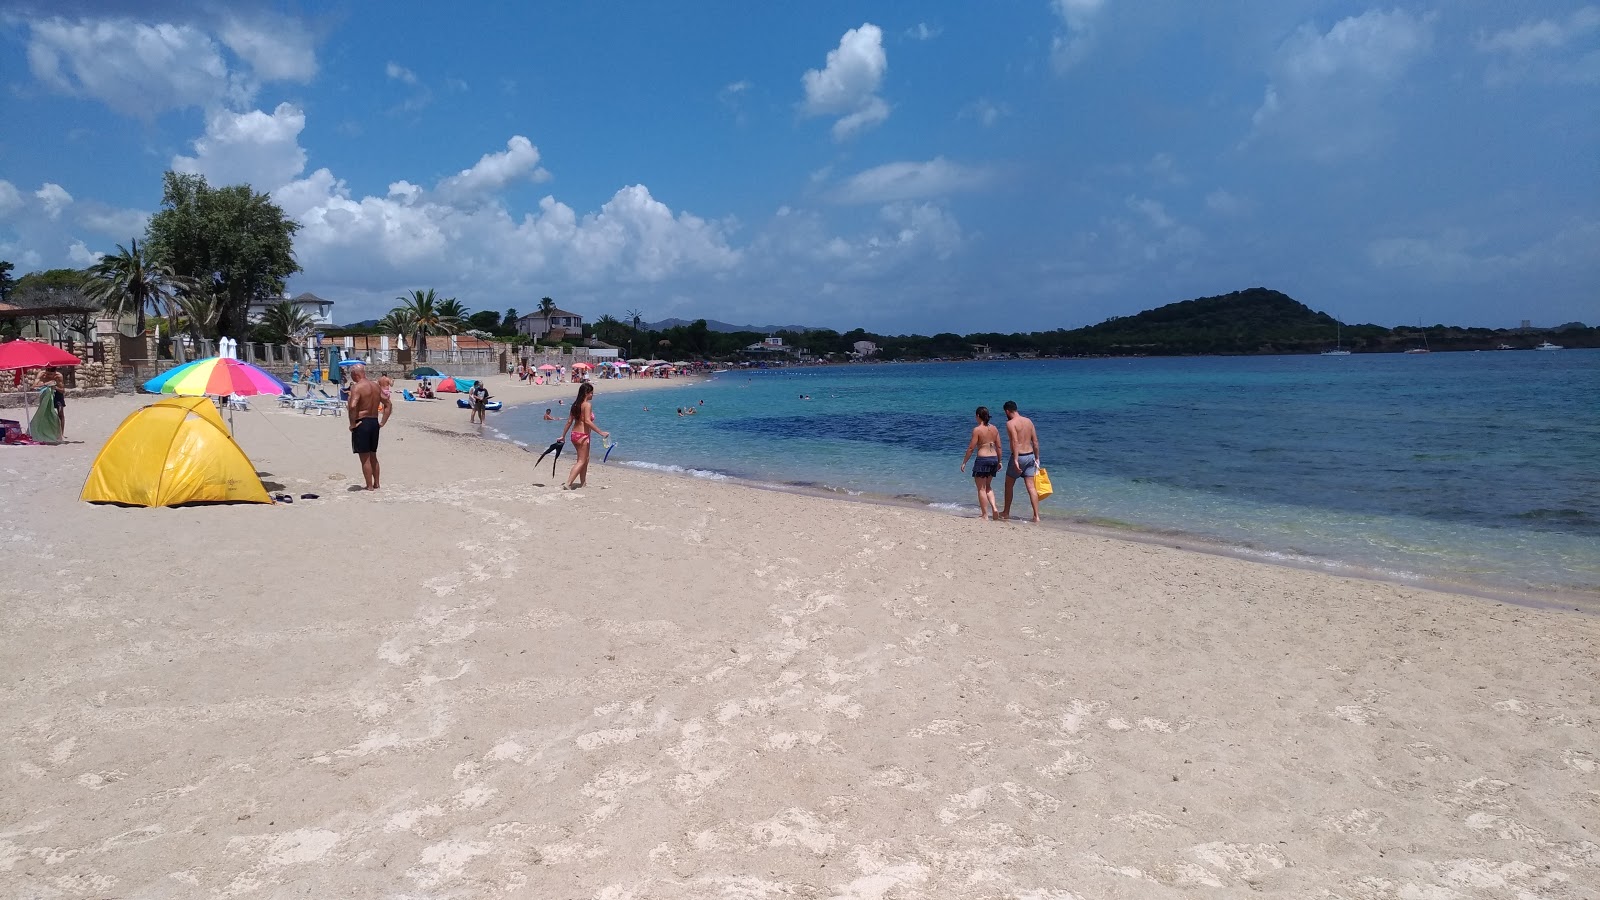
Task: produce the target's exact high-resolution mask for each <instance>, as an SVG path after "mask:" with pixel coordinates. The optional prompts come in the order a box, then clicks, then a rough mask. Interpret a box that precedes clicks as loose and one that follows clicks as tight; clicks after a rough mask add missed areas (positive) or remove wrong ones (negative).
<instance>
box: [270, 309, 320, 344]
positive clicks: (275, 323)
mask: <svg viewBox="0 0 1600 900" xmlns="http://www.w3.org/2000/svg"><path fill="white" fill-rule="evenodd" d="M315 328H316V322H315V321H314V320H313V319H312V318H311V314H310V313H308V312H306V311H305V310H304V309H301V308H300V307H298V306H295V305H294V304H293V303H291V302H289V301H288V300H282V301H279V302H278V303H274V304H272V305H271V306H269V307H267V308H266V310H265V311H264V312H263V313H262V314H261V323H260V324H259V325H257V326H256V333H257V334H258V335H259V336H260V337H261V339H262V340H264V341H268V342H270V343H274V344H290V343H298V342H300V341H301V340H303V339H304V338H305V336H306V335H308V334H310V333H311V332H312V331H313V330H315Z"/></svg>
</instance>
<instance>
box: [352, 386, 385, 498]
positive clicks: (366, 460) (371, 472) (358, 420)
mask: <svg viewBox="0 0 1600 900" xmlns="http://www.w3.org/2000/svg"><path fill="white" fill-rule="evenodd" d="M346 410H347V412H349V414H350V451H351V452H352V453H354V454H355V455H356V456H357V457H359V458H360V460H361V477H362V478H363V479H365V480H366V483H367V485H366V486H367V490H369V491H375V490H377V489H378V430H379V429H381V428H382V427H383V426H385V425H387V424H389V415H390V413H393V412H394V406H393V405H392V404H390V403H389V398H387V397H385V396H383V392H382V391H380V390H379V389H378V385H377V384H376V383H375V382H371V381H368V380H367V367H366V366H361V365H356V366H351V367H350V405H349V406H348V407H347V408H346Z"/></svg>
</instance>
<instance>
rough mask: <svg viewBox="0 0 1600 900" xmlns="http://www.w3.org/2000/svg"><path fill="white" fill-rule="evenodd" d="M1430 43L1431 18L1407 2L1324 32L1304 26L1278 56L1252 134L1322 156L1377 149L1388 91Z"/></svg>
mask: <svg viewBox="0 0 1600 900" xmlns="http://www.w3.org/2000/svg"><path fill="white" fill-rule="evenodd" d="M1432 43H1433V30H1432V22H1431V20H1430V19H1429V18H1427V17H1419V16H1414V15H1412V14H1410V13H1408V12H1406V11H1404V10H1392V11H1389V12H1384V11H1382V10H1376V9H1375V10H1369V11H1368V12H1365V13H1362V14H1361V15H1359V16H1351V17H1349V18H1346V19H1341V20H1340V21H1338V22H1337V23H1335V24H1334V25H1333V27H1331V28H1329V29H1328V30H1327V31H1326V32H1324V31H1321V30H1320V29H1319V28H1317V27H1316V26H1315V25H1309V24H1308V25H1303V26H1301V27H1300V28H1299V29H1298V30H1296V31H1295V33H1294V34H1292V35H1290V36H1289V38H1288V39H1286V40H1285V41H1284V42H1283V43H1282V45H1281V46H1280V47H1279V48H1278V51H1277V53H1276V54H1275V55H1274V57H1273V63H1272V81H1271V82H1270V83H1269V84H1268V85H1267V89H1266V93H1265V94H1264V96H1263V98H1262V102H1261V105H1260V107H1258V108H1257V110H1256V112H1255V115H1254V116H1253V118H1252V122H1253V125H1254V129H1255V130H1254V132H1253V134H1252V135H1251V138H1252V139H1254V138H1258V137H1260V138H1271V139H1279V140H1282V141H1284V142H1286V143H1287V144H1289V145H1290V146H1292V147H1294V148H1295V149H1297V150H1299V151H1301V152H1303V153H1305V154H1306V155H1308V156H1310V157H1312V158H1314V159H1318V160H1322V161H1333V160H1337V159H1343V158H1346V157H1349V156H1354V155H1358V154H1361V153H1365V152H1367V151H1369V150H1371V149H1373V148H1374V147H1375V146H1377V145H1378V144H1380V143H1381V142H1382V140H1383V139H1384V137H1385V136H1386V134H1387V132H1388V122H1387V119H1386V117H1385V115H1384V112H1383V101H1384V99H1385V98H1386V97H1388V95H1389V94H1391V93H1392V92H1394V91H1395V90H1397V89H1398V88H1399V87H1401V86H1402V84H1403V76H1404V75H1405V73H1406V72H1407V71H1408V70H1409V69H1410V68H1411V66H1412V65H1413V64H1414V63H1416V62H1417V61H1418V60H1419V59H1421V58H1422V57H1423V56H1425V55H1426V54H1427V53H1428V51H1429V49H1430V48H1431V46H1432Z"/></svg>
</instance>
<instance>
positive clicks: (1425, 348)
mask: <svg viewBox="0 0 1600 900" xmlns="http://www.w3.org/2000/svg"><path fill="white" fill-rule="evenodd" d="M1418 327H1419V328H1421V326H1420V325H1419V326H1418ZM1406 352H1407V353H1432V352H1433V351H1432V350H1429V349H1428V331H1427V329H1425V328H1424V329H1423V330H1422V346H1421V347H1412V348H1411V349H1409V350H1407V351H1406Z"/></svg>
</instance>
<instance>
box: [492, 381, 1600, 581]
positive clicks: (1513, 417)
mask: <svg viewBox="0 0 1600 900" xmlns="http://www.w3.org/2000/svg"><path fill="white" fill-rule="evenodd" d="M802 394H806V395H809V396H810V397H811V398H812V399H811V400H802V399H800V395H802ZM1006 400H1015V401H1016V402H1017V403H1018V405H1019V406H1020V407H1021V408H1022V411H1023V412H1024V413H1025V414H1027V415H1029V416H1031V417H1032V418H1033V420H1034V422H1035V423H1036V424H1037V426H1038V429H1039V434H1040V440H1041V445H1042V448H1043V451H1044V460H1045V463H1046V465H1047V466H1048V467H1049V469H1050V474H1051V478H1052V481H1053V482H1054V484H1055V488H1056V494H1055V496H1053V497H1051V498H1050V499H1049V500H1048V501H1046V503H1045V514H1046V515H1047V516H1049V517H1052V518H1055V519H1064V520H1070V521H1078V522H1091V523H1097V524H1111V525H1113V526H1122V527H1129V528H1135V529H1139V530H1142V531H1151V532H1157V533H1172V534H1179V535H1185V536H1190V537H1193V538H1197V539H1202V540H1206V541H1212V542H1220V543H1223V544H1225V545H1228V546H1231V547H1234V548H1238V549H1240V550H1242V551H1244V552H1246V553H1251V554H1256V555H1261V556H1266V557H1273V558H1280V559H1285V560H1293V561H1296V562H1300V563H1309V564H1314V565H1327V566H1329V567H1337V566H1352V567H1356V568H1359V569H1366V570H1376V571H1379V572H1381V573H1384V574H1387V575H1390V576H1394V577H1401V578H1406V577H1421V578H1428V579H1442V580H1447V581H1452V582H1459V583H1467V584H1478V585H1484V586H1492V587H1500V588H1513V589H1529V588H1532V589H1550V588H1565V589H1579V590H1585V591H1596V590H1600V465H1597V463H1600V351H1581V350H1566V351H1561V352H1557V353H1537V352H1531V351H1523V352H1493V353H1435V354H1430V355H1425V356H1419V355H1410V356H1407V355H1400V354H1370V355H1362V354H1357V355H1353V356H1347V357H1322V356H1309V357H1307V356H1282V357H1248V358H1216V357H1211V358H1191V359H1099V360H1038V361H1017V362H985V363H948V364H926V365H876V366H849V367H830V368H812V369H787V370H770V371H753V372H734V373H728V374H724V375H719V376H717V377H715V378H713V379H712V380H711V381H710V382H709V383H705V382H702V383H696V384H686V385H685V386H684V387H682V388H671V389H667V390H663V391H653V392H651V393H649V394H610V395H606V394H604V393H602V394H600V395H599V396H598V397H597V404H596V414H597V417H598V419H599V421H600V423H601V427H603V428H606V429H607V430H610V431H611V432H613V435H614V439H615V440H616V441H617V447H616V449H615V450H614V451H613V453H612V456H611V464H612V465H617V464H622V465H633V466H639V467H643V468H667V469H671V470H674V471H679V470H681V471H686V472H688V473H690V474H694V475H698V476H700V477H707V478H736V479H741V480H749V481H755V482H764V483H771V484H781V485H790V486H800V487H808V488H814V489H821V490H826V491H832V492H836V493H839V494H843V495H862V496H872V497H891V498H898V499H901V500H905V501H911V502H916V503H923V504H928V505H931V506H935V507H938V508H943V509H948V510H950V511H951V512H952V513H953V514H962V515H975V514H976V496H975V493H974V491H973V488H972V482H971V479H969V478H967V477H965V476H963V475H962V474H961V473H960V472H958V471H957V465H958V464H959V463H960V461H961V454H962V453H963V452H964V451H965V449H966V441H967V436H968V433H969V429H970V428H971V424H972V410H973V408H974V407H975V406H977V405H978V404H980V403H982V404H985V405H987V406H989V408H990V409H991V410H993V411H994V412H995V413H996V417H997V419H998V418H999V409H1000V405H1001V403H1003V402H1004V401H1006ZM702 401H703V406H702V405H701V403H702ZM646 403H648V405H649V407H650V411H649V412H646V411H644V409H643V407H644V405H645V404H646ZM689 405H694V406H696V407H699V408H700V409H701V412H700V413H699V414H698V415H696V416H693V417H688V418H679V417H678V416H677V415H676V414H675V413H674V408H675V407H678V406H689ZM542 413H543V409H542V408H540V409H531V408H524V409H517V410H512V411H509V412H507V413H505V414H504V415H503V416H501V417H498V418H497V419H495V420H494V422H495V424H496V425H497V426H498V428H499V429H500V430H501V431H503V432H505V433H506V434H508V435H510V436H511V437H513V438H517V439H520V440H523V441H526V442H527V443H529V444H531V445H534V446H535V447H536V448H539V447H542V446H543V445H544V444H547V443H549V442H550V441H551V440H554V438H555V436H556V434H558V433H559V431H560V427H559V423H555V424H552V423H547V422H543V421H540V420H539V416H541V415H542ZM999 487H1000V485H999V483H998V481H997V484H996V489H997V493H998V490H999ZM1020 490H1021V489H1020V486H1019V499H1018V501H1017V502H1018V503H1020V504H1021V505H1022V508H1023V510H1024V511H1026V508H1027V499H1026V496H1024V495H1020ZM1014 511H1015V509H1014Z"/></svg>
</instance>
